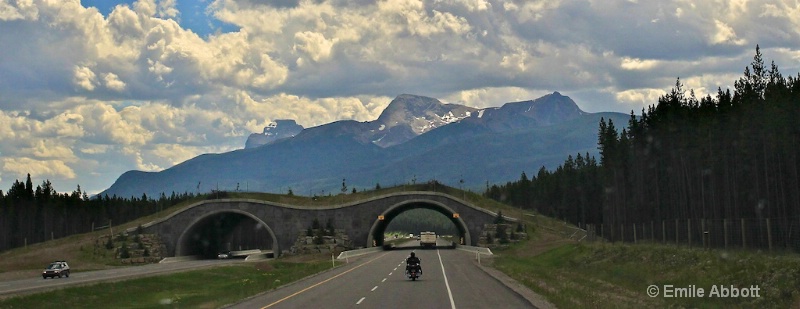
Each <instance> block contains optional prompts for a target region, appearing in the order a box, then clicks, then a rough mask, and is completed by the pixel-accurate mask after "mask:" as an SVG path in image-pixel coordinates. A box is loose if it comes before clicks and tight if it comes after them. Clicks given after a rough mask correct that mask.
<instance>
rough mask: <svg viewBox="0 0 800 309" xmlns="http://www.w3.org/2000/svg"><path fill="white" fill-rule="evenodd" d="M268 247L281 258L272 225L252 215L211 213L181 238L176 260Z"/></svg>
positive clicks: (234, 210) (189, 227) (193, 224)
mask: <svg viewBox="0 0 800 309" xmlns="http://www.w3.org/2000/svg"><path fill="white" fill-rule="evenodd" d="M267 247H268V248H271V250H272V251H273V252H274V253H275V255H276V256H277V255H278V254H280V246H279V243H278V240H277V237H276V236H275V233H274V232H273V230H272V229H271V228H270V227H269V225H267V224H266V223H265V222H264V221H263V220H261V219H259V218H258V217H256V216H254V215H253V214H250V213H248V212H245V211H241V210H237V209H225V210H218V211H212V212H209V213H207V214H205V215H203V216H201V217H198V218H197V219H195V220H194V221H193V222H192V223H190V224H189V225H188V226H187V228H186V229H185V230H183V232H182V233H181V235H180V237H178V241H177V243H176V244H175V256H188V255H194V256H201V257H206V258H213V257H216V254H217V253H218V252H221V251H228V250H232V251H237V250H243V249H244V250H249V249H268V248H267Z"/></svg>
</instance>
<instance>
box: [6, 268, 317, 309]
mask: <svg viewBox="0 0 800 309" xmlns="http://www.w3.org/2000/svg"><path fill="white" fill-rule="evenodd" d="M330 267H331V264H330V262H323V261H313V262H302V263H291V262H278V261H270V262H260V263H246V264H239V265H234V266H220V267H215V268H211V269H205V270H203V271H188V272H181V273H175V274H170V275H161V276H154V277H147V278H139V279H132V280H126V281H119V282H108V283H100V284H93V285H88V286H82V287H72V288H67V289H61V290H56V291H50V292H45V293H39V294H31V295H26V296H21V297H14V298H9V299H5V300H2V301H0V308H47V307H52V306H53V304H54V303H58V307H60V308H154V307H165V306H166V307H168V308H169V307H171V308H219V307H221V306H224V305H226V304H232V303H235V302H237V301H239V300H241V299H244V298H247V297H250V296H253V295H256V294H258V293H261V292H264V291H268V290H272V289H275V288H277V287H279V286H281V285H283V284H285V283H287V282H292V281H295V280H299V279H302V278H304V277H306V276H309V275H312V274H315V273H318V272H320V271H323V270H325V269H328V268H330ZM65 280H66V279H65Z"/></svg>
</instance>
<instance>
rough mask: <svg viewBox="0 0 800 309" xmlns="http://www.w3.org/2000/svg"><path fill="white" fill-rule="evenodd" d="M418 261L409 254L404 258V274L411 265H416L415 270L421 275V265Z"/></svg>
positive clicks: (412, 253) (413, 255)
mask: <svg viewBox="0 0 800 309" xmlns="http://www.w3.org/2000/svg"><path fill="white" fill-rule="evenodd" d="M420 262H421V261H420V259H419V258H418V257H417V256H416V254H414V252H411V255H409V256H408V258H406V273H408V271H409V270H410V269H411V265H417V270H419V274H420V275H422V263H420Z"/></svg>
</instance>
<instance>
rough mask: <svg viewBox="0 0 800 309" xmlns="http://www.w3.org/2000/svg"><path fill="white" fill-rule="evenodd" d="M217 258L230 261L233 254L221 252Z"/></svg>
mask: <svg viewBox="0 0 800 309" xmlns="http://www.w3.org/2000/svg"><path fill="white" fill-rule="evenodd" d="M217 258H218V259H221V260H223V259H229V258H231V252H230V251H223V252H220V253H219V254H217Z"/></svg>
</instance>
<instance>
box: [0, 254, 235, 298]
mask: <svg viewBox="0 0 800 309" xmlns="http://www.w3.org/2000/svg"><path fill="white" fill-rule="evenodd" d="M240 262H242V260H240V259H231V260H196V261H182V262H174V263H163V264H149V265H142V266H135V267H119V268H113V269H105V270H95V271H85V272H73V273H70V275H69V278H53V279H42V276H41V275H40V274H34V275H33V276H32V277H31V278H28V279H21V280H13V281H0V297H3V296H7V295H11V294H20V293H30V292H40V291H49V290H53V289H54V288H66V287H70V286H75V285H79V284H88V283H97V282H101V281H115V280H126V279H132V278H138V277H143V276H150V275H157V274H164V273H170V272H176V271H185V270H191V269H197V268H202V267H210V266H216V265H221V264H229V263H240ZM34 273H35V272H34Z"/></svg>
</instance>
